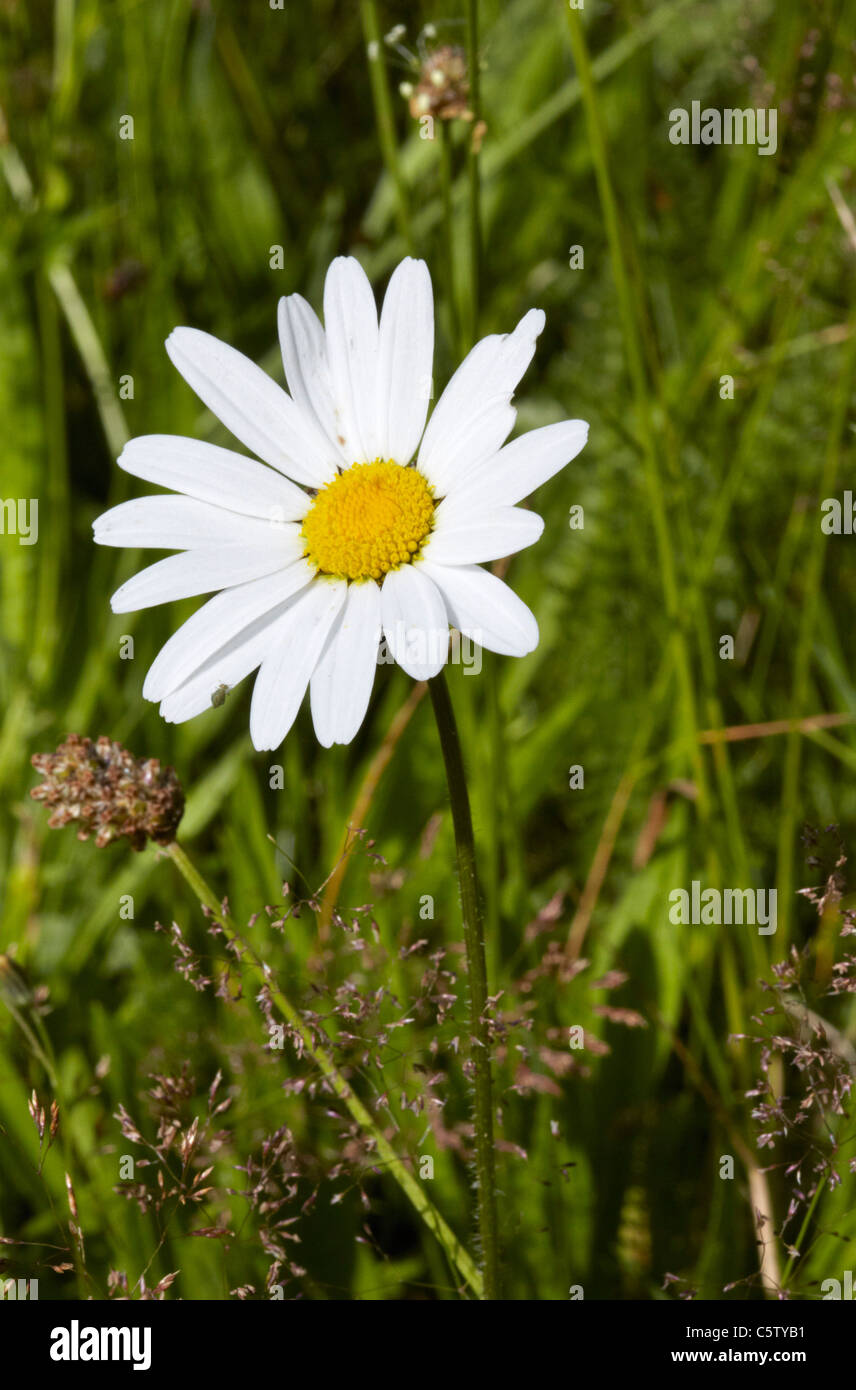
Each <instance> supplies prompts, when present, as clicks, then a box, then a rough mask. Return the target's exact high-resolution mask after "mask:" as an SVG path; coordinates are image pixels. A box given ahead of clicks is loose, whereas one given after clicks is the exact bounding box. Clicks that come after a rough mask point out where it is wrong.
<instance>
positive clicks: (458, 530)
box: [422, 499, 544, 565]
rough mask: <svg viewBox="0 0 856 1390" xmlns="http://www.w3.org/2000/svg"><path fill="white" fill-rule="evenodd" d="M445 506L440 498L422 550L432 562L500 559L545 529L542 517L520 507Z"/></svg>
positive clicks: (512, 552) (480, 562)
mask: <svg viewBox="0 0 856 1390" xmlns="http://www.w3.org/2000/svg"><path fill="white" fill-rule="evenodd" d="M454 500H456V499H453V501H454ZM448 507H449V502H448V501H446V502H441V503H440V505H439V507H438V508H437V510H436V512H435V513H434V530H433V531H432V533H431V538H430V540H429V541H428V543H427V544H426V545H425V547H424V548H423V552H422V553H423V555H424V556H425V558H426V560H430V561H431V562H432V563H433V564H435V565H480V564H483V563H485V561H487V560H500V559H501V558H502V557H503V556H504V555H513V554H514V553H515V551H517V550H523V549H525V547H526V546H527V545H534V543H535V541H537V539H538V537H539V536H540V535H541V533H542V531H543V530H544V521H543V519H542V518H541V517H540V516H538V515H537V513H536V512H527V511H524V510H523V509H522V508H521V507H493V508H491V509H490V511H484V512H478V511H477V510H474V509H473V508H472V507H471V506H464V507H460V506H459V507H456V508H455V509H454V510H448V511H447V510H445V509H446V508H448Z"/></svg>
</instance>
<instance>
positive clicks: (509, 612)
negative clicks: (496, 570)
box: [419, 560, 538, 656]
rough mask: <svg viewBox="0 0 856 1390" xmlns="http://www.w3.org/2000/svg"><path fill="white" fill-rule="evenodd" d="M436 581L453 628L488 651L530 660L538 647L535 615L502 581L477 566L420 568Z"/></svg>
mask: <svg viewBox="0 0 856 1390" xmlns="http://www.w3.org/2000/svg"><path fill="white" fill-rule="evenodd" d="M419 568H420V569H423V570H425V571H426V572H427V573H428V575H429V576H430V578H431V579H433V580H434V582H435V584H436V585H437V588H438V589H439V590H440V592H441V594H442V595H443V598H444V600H445V603H446V609H447V612H448V617H449V621H450V622H451V624H452V626H453V627H456V628H458V630H459V631H460V632H462V633H464V635H465V636H467V637H471V638H472V640H473V641H474V642H478V644H479V646H480V647H486V648H487V649H488V651H491V652H500V653H501V654H502V655H503V656H526V654H527V652H531V651H534V650H535V648H536V647H537V645H538V624H537V623H536V621H535V618H534V616H533V614H532V613H531V612H530V611H529V609H528V608H527V607H526V604H525V603H523V602H522V601H521V600H520V599H519V598H518V597H517V595H516V594H515V593H514V592H513V590H511V589H509V587H508V585H507V584H504V583H503V582H502V580H501V579H497V577H496V575H494V574H491V573H490V572H489V571H488V570H483V569H479V568H478V566H477V565H465V566H461V567H455V566H453V565H432V564H431V562H430V561H429V560H424V561H422V562H421V563H420V564H419Z"/></svg>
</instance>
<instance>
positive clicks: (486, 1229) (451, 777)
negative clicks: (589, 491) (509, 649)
mask: <svg viewBox="0 0 856 1390" xmlns="http://www.w3.org/2000/svg"><path fill="white" fill-rule="evenodd" d="M428 685H429V689H430V691H431V700H432V703H433V705H434V716H435V718H436V720H437V732H438V733H439V735H440V746H441V748H442V750H443V762H444V764H445V767H446V780H447V782H448V784H449V799H450V801H451V805H452V821H453V824H454V828H455V843H456V845H457V850H458V879H459V881H460V886H461V911H462V915H463V921H464V944H465V946H466V951H467V974H468V979H469V987H470V1019H471V1021H470V1036H471V1040H472V1050H473V1065H474V1069H475V1087H474V1090H475V1103H474V1115H473V1119H474V1122H475V1136H476V1175H477V1179H478V1206H479V1232H480V1235H481V1245H482V1259H483V1266H484V1297H485V1298H487V1299H494V1298H498V1297H499V1232H498V1223H497V1214H496V1167H495V1158H494V1144H493V1096H492V1090H493V1087H492V1082H491V1067H490V1035H489V1031H488V1024H487V1014H486V1010H487V967H486V964H485V953H484V922H483V918H482V911H481V903H480V901H479V890H478V878H477V876H476V850H475V840H474V837H473V821H472V816H471V815H470V799H469V795H468V793H467V782H466V777H465V774H464V761H463V758H462V756H461V742H460V739H459V737H458V726H457V724H456V722H455V712H454V710H453V709H452V701H451V699H450V698H449V687H448V685H447V684H446V677H445V675H444V674H443V672H442V671H441V672H440V674H439V675H438V676H435V677H434V678H433V680H431V681H429V682H428Z"/></svg>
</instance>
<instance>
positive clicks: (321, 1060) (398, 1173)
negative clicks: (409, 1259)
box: [165, 841, 484, 1298]
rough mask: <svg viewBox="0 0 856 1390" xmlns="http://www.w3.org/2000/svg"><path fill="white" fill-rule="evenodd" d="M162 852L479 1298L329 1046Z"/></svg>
mask: <svg viewBox="0 0 856 1390" xmlns="http://www.w3.org/2000/svg"><path fill="white" fill-rule="evenodd" d="M165 850H166V853H167V854H168V855H169V856H170V858H171V859H172V862H173V863H174V864H175V866H176V868H177V869H178V871H179V873H181V874H182V876H183V877H184V879H185V880H186V882H187V883H188V885H189V886H190V888H191V889H192V890H193V892H194V893H195V894H196V897H197V898H198V899H199V901H200V903H201V904H202V905H203V906H204V907H207V908H208V910H209V911H210V912H211V913H212V915H213V916H214V917H215V918H216V920H217V922H218V923H219V925H220V927H221V928H222V930H223V933H224V935H225V936H226V939H227V940H228V941H230V942H234V943H236V944H237V945H238V946H239V947H240V950H241V952H242V959H243V964H244V967H245V968H246V969H247V970H248V972H249V973H250V974H251V975H253V976H254V977H255V979H256V980H257V981H258V983H259V986H260V987H261V988H263V989H264V990H266V991H267V993H268V995H269V996H270V998H271V1000H272V1001H273V1003H274V1005H275V1006H276V1008H277V1009H278V1010H279V1013H280V1014H281V1015H282V1017H283V1018H284V1019H285V1021H286V1022H287V1023H288V1025H289V1027H291V1028H292V1029H293V1030H294V1032H295V1033H297V1034H298V1036H299V1038H300V1041H301V1043H302V1045H303V1047H304V1049H305V1051H306V1052H307V1054H308V1055H309V1056H310V1057H311V1058H312V1060H313V1061H314V1062H315V1064H316V1066H317V1067H318V1068H319V1070H320V1071H321V1072H322V1073H323V1075H324V1077H325V1078H326V1080H327V1082H328V1083H329V1085H330V1087H331V1089H332V1090H333V1092H334V1093H335V1094H336V1095H337V1096H338V1097H339V1099H340V1100H341V1101H343V1102H344V1104H345V1105H346V1106H347V1107H348V1110H349V1111H350V1112H351V1115H352V1116H353V1118H354V1119H355V1120H356V1122H357V1124H358V1125H359V1126H360V1128H361V1129H362V1130H363V1131H364V1133H365V1134H366V1135H368V1137H369V1138H370V1139H371V1140H372V1142H373V1144H374V1147H375V1151H376V1153H377V1155H378V1158H379V1160H380V1161H381V1162H382V1163H383V1164H384V1166H385V1167H386V1168H387V1169H388V1170H389V1172H390V1174H391V1175H392V1177H394V1178H395V1180H396V1182H397V1183H398V1184H399V1186H400V1187H401V1189H402V1190H403V1192H404V1193H405V1195H406V1196H407V1197H408V1198H409V1200H410V1201H411V1202H412V1204H413V1206H414V1207H415V1208H416V1211H417V1212H418V1213H419V1215H420V1217H421V1218H422V1220H423V1221H424V1222H425V1225H426V1226H427V1227H428V1229H429V1231H431V1232H432V1234H433V1235H434V1236H435V1237H436V1238H437V1240H438V1241H439V1243H440V1245H441V1246H442V1247H443V1249H444V1250H445V1252H446V1255H447V1257H448V1259H449V1261H450V1262H451V1264H452V1265H453V1267H455V1268H457V1270H458V1272H459V1274H460V1275H461V1278H462V1279H463V1280H464V1281H465V1282H466V1283H467V1284H468V1285H469V1287H470V1289H471V1290H472V1292H473V1293H474V1294H475V1296H476V1298H483V1297H484V1292H483V1284H482V1277H481V1274H480V1273H479V1271H478V1268H477V1267H476V1265H475V1263H474V1261H473V1260H472V1259H471V1257H470V1256H469V1254H468V1253H467V1251H466V1250H465V1249H464V1247H463V1246H462V1245H461V1243H460V1241H459V1240H458V1238H457V1236H456V1235H455V1233H454V1231H452V1229H451V1228H450V1227H449V1226H448V1225H447V1223H446V1222H445V1221H444V1219H443V1217H442V1216H441V1215H440V1213H439V1212H438V1211H437V1209H436V1207H435V1206H434V1204H433V1202H431V1200H430V1199H429V1198H428V1197H427V1195H426V1193H425V1191H424V1189H423V1188H422V1186H421V1185H420V1184H419V1182H418V1181H417V1180H416V1178H415V1177H414V1176H413V1174H412V1173H411V1171H410V1169H409V1168H408V1167H407V1166H406V1164H405V1162H404V1161H403V1160H402V1159H401V1158H400V1157H399V1155H398V1154H397V1153H396V1152H395V1150H394V1149H393V1147H392V1145H391V1144H390V1143H389V1141H388V1139H387V1138H386V1136H385V1135H384V1134H383V1132H382V1131H381V1130H380V1129H379V1127H378V1125H377V1124H376V1123H375V1121H374V1120H373V1119H372V1116H371V1115H370V1114H369V1111H368V1110H367V1109H366V1107H365V1106H364V1105H363V1103H362V1101H361V1100H360V1099H359V1097H358V1096H357V1095H356V1094H355V1093H354V1091H353V1090H352V1088H351V1086H350V1085H349V1084H348V1082H347V1081H346V1080H345V1078H344V1077H343V1076H342V1073H341V1072H340V1071H339V1069H338V1067H337V1066H336V1064H335V1062H334V1061H333V1058H332V1056H331V1054H330V1051H329V1049H328V1047H327V1046H325V1044H324V1043H321V1042H319V1041H318V1036H317V1032H316V1031H315V1030H313V1029H312V1028H310V1027H309V1025H308V1024H307V1023H306V1022H305V1021H304V1019H303V1018H302V1016H301V1014H300V1012H299V1010H298V1009H297V1008H296V1007H295V1006H294V1005H293V1004H292V1003H291V1001H290V1000H289V999H288V998H287V997H286V995H285V994H283V992H282V990H281V989H280V987H279V986H278V985H277V984H276V982H275V980H274V977H273V974H272V972H271V971H270V969H269V968H268V966H266V965H265V964H264V962H263V961H262V960H260V958H259V957H258V956H257V955H256V953H255V951H254V950H253V949H252V947H251V946H249V945H248V943H247V942H246V940H245V939H244V938H243V937H242V936H241V934H240V932H239V930H238V927H237V926H236V924H235V922H234V921H233V919H232V918H231V917H230V915H229V913H228V912H225V911H224V908H223V904H222V903H221V902H218V900H217V898H216V896H215V894H214V892H213V891H212V889H211V888H210V887H209V886H208V884H207V882H206V881H205V879H204V878H203V877H202V875H201V874H200V873H199V871H198V869H197V868H196V867H195V865H194V864H193V863H192V862H191V860H190V859H189V858H188V855H187V853H186V851H185V850H184V849H183V848H182V846H181V845H179V844H177V843H176V842H175V841H173V843H172V844H170V845H166V846H165Z"/></svg>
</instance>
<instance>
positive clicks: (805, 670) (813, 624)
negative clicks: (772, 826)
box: [776, 338, 856, 943]
mask: <svg viewBox="0 0 856 1390" xmlns="http://www.w3.org/2000/svg"><path fill="white" fill-rule="evenodd" d="M854 366H856V338H851V340H850V342H849V343H848V345H847V349H846V351H845V352H844V354H843V355H842V361H841V373H840V375H839V378H838V385H837V389H836V393H835V398H834V401H833V405H832V411H831V418H830V424H829V434H828V435H827V444H826V453H825V456H824V461H823V469H822V473H821V478H820V484H819V488H818V496H819V497H829V496H830V495H831V493H832V490H833V488H834V486H835V479H836V475H837V473H838V460H839V456H840V453H841V442H842V436H843V433H844V426H845V422H846V419H847V411H848V408H849V402H850V394H851V391H852V384H853V371H854ZM826 544H827V538H826V536H825V535H824V534H823V532H822V531H821V529H820V526H819V525H817V524H815V530H814V534H813V536H812V538H811V549H810V551H809V554H808V558H807V560H806V564H805V575H806V581H805V589H804V598H803V603H802V607H801V609H800V623H799V629H798V634H797V650H796V656H795V658H794V678H793V691H792V695H791V713H792V716H793V717H794V718H796V719H799V718H800V717H801V716H802V714H803V713H804V711H805V707H806V703H807V701H808V695H809V678H810V670H811V658H812V652H813V650H814V642H815V637H816V633H817V622H818V613H819V611H820V598H821V584H822V581H823V567H824V563H825V561H826ZM801 752H802V738H801V736H800V734H799V733H798V732H796V731H793V732H791V733H789V734H788V742H787V746H786V749H785V772H784V785H783V788H782V814H781V818H780V820H779V842H778V872H777V875H776V887H777V890H778V906H779V918H778V920H779V926H781V927H782V930H783V934H784V941H785V943H787V940H788V935H789V931H790V924H791V922H792V920H793V906H792V900H793V896H794V892H795V888H794V835H795V831H796V826H797V820H798V819H799V799H800V798H799V790H800V788H799V774H800V754H801Z"/></svg>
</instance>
